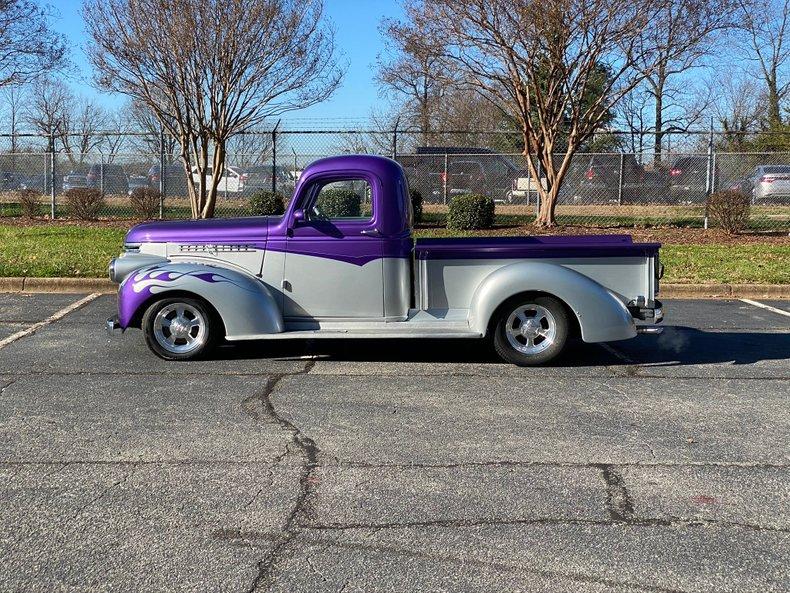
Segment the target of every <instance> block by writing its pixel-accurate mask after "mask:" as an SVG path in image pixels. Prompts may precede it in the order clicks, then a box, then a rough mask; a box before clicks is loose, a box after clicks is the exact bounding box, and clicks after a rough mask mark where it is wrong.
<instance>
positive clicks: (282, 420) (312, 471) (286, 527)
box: [243, 361, 320, 593]
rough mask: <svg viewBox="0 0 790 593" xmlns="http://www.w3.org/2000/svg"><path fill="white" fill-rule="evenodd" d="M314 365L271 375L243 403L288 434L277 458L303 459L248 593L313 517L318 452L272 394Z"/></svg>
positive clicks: (267, 579)
mask: <svg viewBox="0 0 790 593" xmlns="http://www.w3.org/2000/svg"><path fill="white" fill-rule="evenodd" d="M314 364H315V362H314V361H310V362H308V363H307V365H305V368H304V369H303V370H302V371H301V372H299V373H293V374H289V375H286V374H278V375H273V376H272V377H270V378H269V379H268V380H267V383H266V387H265V389H264V390H263V391H262V392H261V393H260V394H258V395H257V396H255V397H254V398H248V399H246V400H244V401H245V402H246V403H247V405H246V407H245V411H246V412H247V413H248V415H250V416H251V417H253V418H254V419H256V420H263V419H266V420H268V421H270V422H273V423H275V424H278V425H279V426H280V428H282V430H283V431H284V432H287V433H289V434H290V435H291V440H290V442H289V443H288V444H287V445H286V453H285V454H284V455H283V456H282V457H281V458H280V459H283V458H284V457H285V456H286V455H289V454H294V455H298V456H299V457H301V459H302V467H301V473H300V476H299V489H298V491H297V493H296V498H295V501H294V504H293V506H292V507H291V511H290V512H289V513H288V516H287V517H286V518H285V521H284V523H283V526H282V530H281V531H282V534H281V535H280V537H279V538H278V539H277V541H276V542H275V544H274V547H273V548H272V549H271V551H270V552H269V553H268V554H267V555H266V556H264V557H263V558H262V559H261V560H260V562H258V574H257V575H256V576H255V579H254V580H253V582H252V584H251V586H250V588H249V589H248V591H249V592H250V593H251V592H253V591H255V590H257V589H258V588H259V587H263V586H264V585H265V584H270V580H271V575H272V571H273V569H274V567H275V566H276V564H277V562H278V560H279V559H280V557H281V556H282V555H283V554H284V552H285V550H286V549H287V547H288V546H289V545H290V544H291V542H292V541H293V540H294V538H296V537H297V536H298V535H299V532H300V531H301V527H302V526H301V524H300V518H301V517H303V516H305V517H308V518H310V517H312V510H311V508H310V500H311V498H312V496H313V495H314V493H315V490H316V488H317V487H318V484H319V483H320V479H319V478H318V477H317V476H316V472H317V470H318V468H319V462H318V455H319V453H320V449H319V448H318V446H317V445H316V443H315V441H313V439H311V438H310V437H308V436H307V435H305V434H304V433H303V432H302V430H301V429H300V428H299V427H298V426H296V425H295V424H294V423H293V422H291V421H290V420H288V419H287V418H286V417H285V416H283V415H281V414H280V413H279V412H278V411H277V410H276V409H275V407H274V404H273V402H272V399H271V395H272V393H273V392H274V390H275V388H276V387H277V385H278V383H279V382H280V381H281V380H282V379H283V378H284V377H288V376H295V375H303V374H307V373H309V372H310V370H311V369H312V368H313V365H314ZM253 401H257V402H260V406H261V411H260V413H258V412H257V411H252V405H251V403H252V402H253ZM243 405H244V404H243Z"/></svg>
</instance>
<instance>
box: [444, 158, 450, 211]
mask: <svg viewBox="0 0 790 593" xmlns="http://www.w3.org/2000/svg"><path fill="white" fill-rule="evenodd" d="M449 160H450V159H449V158H447V153H446V152H445V153H444V175H442V200H443V201H444V203H445V204H447V181H448V177H449V176H450V171H449V170H448V169H449Z"/></svg>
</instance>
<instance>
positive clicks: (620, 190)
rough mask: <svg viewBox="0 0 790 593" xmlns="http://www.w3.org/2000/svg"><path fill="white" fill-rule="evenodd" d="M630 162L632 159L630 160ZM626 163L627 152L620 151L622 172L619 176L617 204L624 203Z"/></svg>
mask: <svg viewBox="0 0 790 593" xmlns="http://www.w3.org/2000/svg"><path fill="white" fill-rule="evenodd" d="M629 162H630V161H629ZM624 165H625V154H623V153H622V152H621V153H620V172H619V174H618V177H617V205H618V206H622V205H623V166H624Z"/></svg>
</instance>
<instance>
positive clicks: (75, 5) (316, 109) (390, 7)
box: [50, 0, 401, 127]
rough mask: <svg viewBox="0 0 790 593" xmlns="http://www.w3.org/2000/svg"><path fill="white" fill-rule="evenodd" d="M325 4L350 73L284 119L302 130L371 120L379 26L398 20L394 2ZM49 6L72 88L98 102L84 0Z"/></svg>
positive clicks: (114, 100)
mask: <svg viewBox="0 0 790 593" xmlns="http://www.w3.org/2000/svg"><path fill="white" fill-rule="evenodd" d="M324 3H325V11H326V14H327V16H328V17H329V19H330V20H331V21H332V23H334V26H335V29H336V32H337V36H336V43H337V46H338V48H339V49H340V50H341V52H342V54H343V55H342V56H341V58H340V59H341V60H343V61H344V62H346V63H347V64H348V70H347V73H346V77H345V79H344V81H343V86H342V87H341V88H340V89H338V91H337V92H336V93H335V94H334V95H333V96H332V98H331V99H329V100H328V101H325V102H324V103H322V104H320V105H314V106H313V107H310V108H308V109H304V110H302V111H295V112H293V113H290V114H288V115H285V116H283V119H284V120H286V121H289V122H290V125H291V126H292V127H293V126H295V125H299V124H304V125H305V126H309V124H310V123H311V120H312V118H317V119H321V120H335V119H338V118H342V119H344V120H345V119H347V118H355V119H360V120H367V119H368V116H369V115H370V110H371V108H373V107H374V106H375V105H376V104H377V103H378V102H379V101H380V99H379V97H378V93H377V89H376V85H375V84H374V82H373V69H372V65H373V63H374V62H375V59H376V54H377V53H378V52H379V51H380V50H381V48H382V39H381V36H380V35H379V31H378V23H379V21H380V19H381V18H382V17H384V16H386V17H397V16H399V15H400V14H401V10H400V7H399V5H398V3H397V2H396V1H395V0H324ZM50 4H51V6H53V7H54V9H55V10H54V12H55V15H54V17H53V22H52V25H53V28H55V30H57V31H59V32H61V33H63V34H64V35H66V37H67V38H68V40H69V41H70V45H71V58H72V61H73V62H74V70H75V71H74V72H73V73H72V74H71V75H70V77H69V78H70V83H71V84H72V86H73V87H74V90H75V91H77V92H79V93H83V94H86V95H94V96H99V93H98V92H97V91H96V90H95V89H93V88H91V86H90V85H91V68H90V65H89V64H88V62H87V59H86V56H85V44H86V43H87V40H86V38H85V28H84V23H83V20H82V11H81V4H82V3H81V0H54V1H53V0H51V1H50ZM101 97H102V102H103V103H105V104H106V105H108V106H115V105H119V104H121V103H123V102H124V100H125V99H124V98H123V97H117V96H116V97H113V96H105V95H102V96H101ZM312 123H315V122H312ZM329 123H331V122H329Z"/></svg>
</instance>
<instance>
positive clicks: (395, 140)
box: [392, 118, 400, 161]
mask: <svg viewBox="0 0 790 593" xmlns="http://www.w3.org/2000/svg"><path fill="white" fill-rule="evenodd" d="M398 124H400V118H398V119H396V120H395V127H394V128H393V129H392V160H393V161H394V160H395V159H397V158H398Z"/></svg>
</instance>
